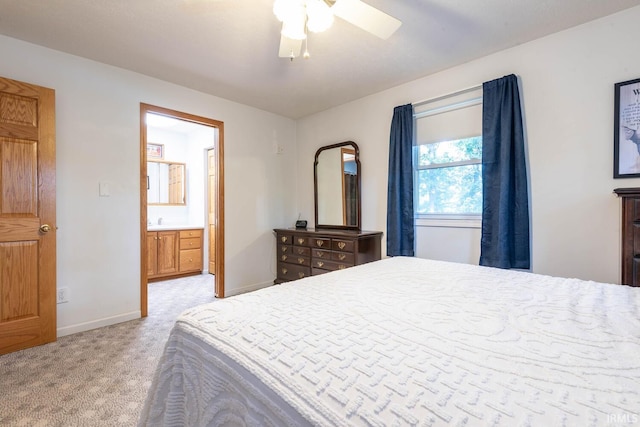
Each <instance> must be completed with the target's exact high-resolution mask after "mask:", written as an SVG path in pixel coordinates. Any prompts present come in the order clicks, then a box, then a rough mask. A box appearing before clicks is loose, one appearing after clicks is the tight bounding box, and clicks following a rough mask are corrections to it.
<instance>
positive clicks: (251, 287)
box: [224, 281, 273, 297]
mask: <svg viewBox="0 0 640 427" xmlns="http://www.w3.org/2000/svg"><path fill="white" fill-rule="evenodd" d="M268 286H273V282H272V281H269V282H262V283H254V284H252V285H246V286H241V287H239V288H235V289H225V293H224V296H225V297H232V296H234V295H240V294H246V293H247V292H253V291H257V290H258V289H262V288H266V287H268Z"/></svg>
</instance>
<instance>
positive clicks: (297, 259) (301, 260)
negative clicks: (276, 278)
mask: <svg viewBox="0 0 640 427" xmlns="http://www.w3.org/2000/svg"><path fill="white" fill-rule="evenodd" d="M280 261H281V262H286V263H289V264H297V265H305V266H307V267H308V266H310V265H311V258H309V257H308V256H302V255H281V256H280Z"/></svg>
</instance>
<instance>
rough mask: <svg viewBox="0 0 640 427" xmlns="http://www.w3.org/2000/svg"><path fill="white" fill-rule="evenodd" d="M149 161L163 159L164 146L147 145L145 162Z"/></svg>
mask: <svg viewBox="0 0 640 427" xmlns="http://www.w3.org/2000/svg"><path fill="white" fill-rule="evenodd" d="M151 159H156V160H157V159H160V160H162V159H164V145H163V144H153V143H148V144H147V160H151Z"/></svg>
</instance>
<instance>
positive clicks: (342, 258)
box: [338, 254, 347, 261]
mask: <svg viewBox="0 0 640 427" xmlns="http://www.w3.org/2000/svg"><path fill="white" fill-rule="evenodd" d="M346 257H347V256H346V255H345V254H340V255H338V259H339V260H340V261H344V259H345V258H346Z"/></svg>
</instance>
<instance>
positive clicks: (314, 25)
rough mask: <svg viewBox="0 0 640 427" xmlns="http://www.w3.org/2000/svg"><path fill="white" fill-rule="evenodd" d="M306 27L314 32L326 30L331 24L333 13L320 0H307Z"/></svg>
mask: <svg viewBox="0 0 640 427" xmlns="http://www.w3.org/2000/svg"><path fill="white" fill-rule="evenodd" d="M307 16H308V20H307V28H309V31H313V32H314V33H320V32H322V31H325V30H328V29H329V27H331V25H332V24H333V13H332V12H331V9H329V6H327V4H326V3H325V2H324V1H322V0H307Z"/></svg>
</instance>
